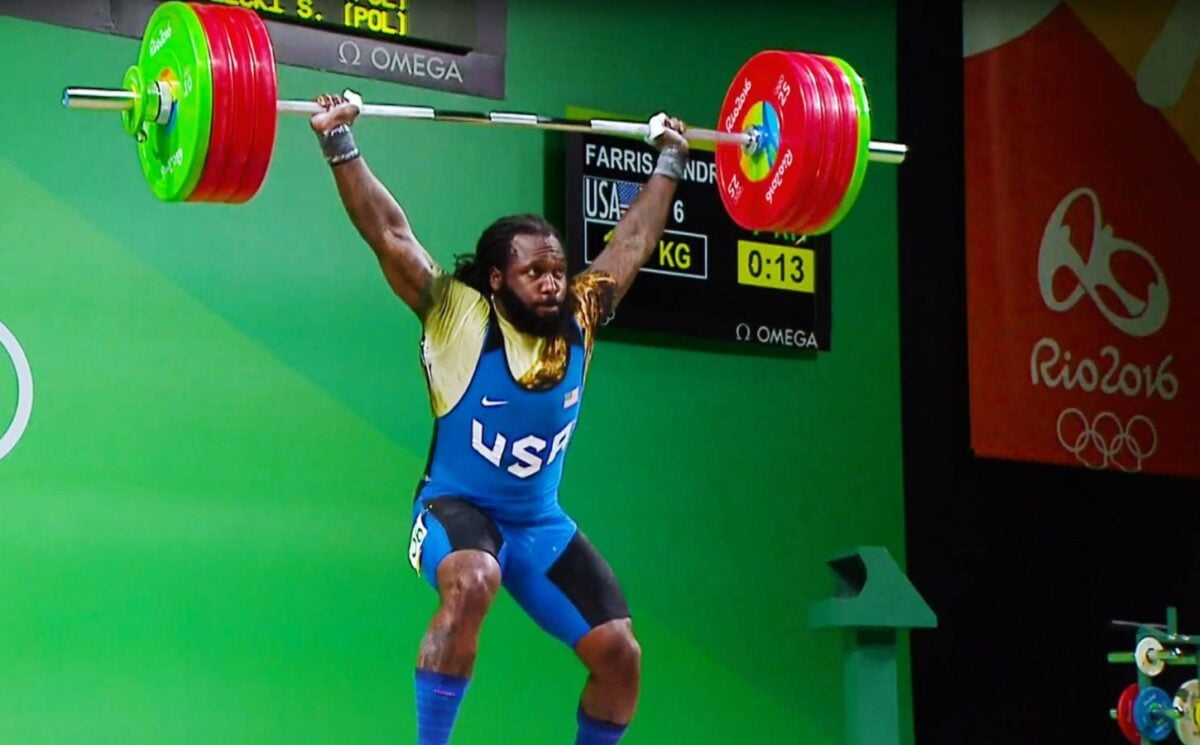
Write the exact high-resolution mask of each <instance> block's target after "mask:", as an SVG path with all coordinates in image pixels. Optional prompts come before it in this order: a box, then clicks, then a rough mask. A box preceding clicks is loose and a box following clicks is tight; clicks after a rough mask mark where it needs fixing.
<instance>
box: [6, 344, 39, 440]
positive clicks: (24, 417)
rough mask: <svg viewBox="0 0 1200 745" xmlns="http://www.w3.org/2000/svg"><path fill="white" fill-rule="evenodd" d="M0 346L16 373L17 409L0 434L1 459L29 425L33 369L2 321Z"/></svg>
mask: <svg viewBox="0 0 1200 745" xmlns="http://www.w3.org/2000/svg"><path fill="white" fill-rule="evenodd" d="M0 346H3V347H4V349H5V351H6V352H7V353H8V356H9V357H10V358H11V359H12V364H13V369H14V370H15V371H16V373H17V409H16V411H14V412H13V418H12V422H10V423H9V425H8V429H7V430H5V432H4V434H3V435H0V459H2V458H4V456H6V455H8V454H9V453H10V452H12V449H13V448H14V447H16V446H17V441H18V440H20V439H21V436H22V435H24V434H25V427H26V426H28V425H29V417H30V415H31V414H32V413H33V371H32V370H30V369H29V359H28V358H27V357H26V356H25V350H23V349H21V345H20V343H18V342H17V337H16V336H14V335H13V333H12V332H11V331H9V330H8V327H7V326H5V325H4V324H3V323H0Z"/></svg>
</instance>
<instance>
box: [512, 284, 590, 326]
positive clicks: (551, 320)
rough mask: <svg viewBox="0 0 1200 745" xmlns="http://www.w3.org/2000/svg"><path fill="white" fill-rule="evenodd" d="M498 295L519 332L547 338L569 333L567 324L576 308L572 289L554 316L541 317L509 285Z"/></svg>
mask: <svg viewBox="0 0 1200 745" xmlns="http://www.w3.org/2000/svg"><path fill="white" fill-rule="evenodd" d="M496 295H497V296H498V297H499V300H500V302H501V303H503V304H504V310H505V311H506V312H507V314H508V320H509V322H510V323H512V325H513V326H514V327H516V329H517V330H518V331H521V332H523V333H526V334H532V335H533V336H542V337H546V338H550V337H554V336H564V335H566V331H567V324H568V323H569V322H570V318H571V309H572V307H574V302H575V296H574V294H573V293H572V292H571V289H570V288H569V287H568V288H567V296H566V297H565V298H564V299H563V301H562V302H561V303H558V306H557V308H556V311H557V312H555V313H554V314H553V315H548V316H547V315H540V314H539V313H538V312H537V310H536V309H535V308H533V307H530V306H528V305H526V304H525V303H524V302H522V301H521V298H519V297H517V293H515V292H513V291H512V289H511V288H509V287H508V286H507V285H504V286H502V287H501V288H500V289H499V290H496Z"/></svg>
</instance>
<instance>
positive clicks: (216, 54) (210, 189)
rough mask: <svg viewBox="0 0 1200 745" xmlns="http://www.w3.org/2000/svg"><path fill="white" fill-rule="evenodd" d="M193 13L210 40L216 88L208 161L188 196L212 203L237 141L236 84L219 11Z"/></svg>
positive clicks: (205, 8) (199, 6)
mask: <svg viewBox="0 0 1200 745" xmlns="http://www.w3.org/2000/svg"><path fill="white" fill-rule="evenodd" d="M190 5H191V7H192V10H194V11H195V12H196V15H197V17H199V18H200V23H201V25H203V26H204V35H205V37H207V39H208V53H209V57H210V59H211V61H212V85H213V95H212V100H213V122H212V134H210V135H209V141H208V157H207V158H206V159H205V162H204V171H203V172H202V173H201V174H200V181H199V182H198V183H197V184H196V188H195V189H193V190H192V193H191V194H189V195H188V201H189V202H212V201H215V200H214V199H213V194H214V193H215V192H216V190H217V189H218V188H219V187H220V185H221V183H222V179H223V178H224V174H225V171H226V169H227V168H228V163H229V159H230V155H231V153H230V148H231V146H232V144H233V140H234V132H233V129H232V125H233V118H232V115H231V109H232V108H233V105H234V103H233V96H232V94H233V83H232V75H233V71H232V70H231V62H230V57H231V56H232V54H233V50H232V49H231V48H230V43H229V37H228V35H227V34H226V33H225V27H224V25H223V24H222V23H221V22H220V20H219V19H218V18H217V12H218V10H217V9H216V8H214V7H212V6H208V5H202V4H200V3H190Z"/></svg>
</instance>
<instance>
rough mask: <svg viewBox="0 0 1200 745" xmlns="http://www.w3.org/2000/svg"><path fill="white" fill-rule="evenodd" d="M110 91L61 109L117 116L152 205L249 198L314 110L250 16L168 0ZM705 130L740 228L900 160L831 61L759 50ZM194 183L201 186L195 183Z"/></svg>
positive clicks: (799, 229) (601, 122) (630, 126)
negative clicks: (285, 118)
mask: <svg viewBox="0 0 1200 745" xmlns="http://www.w3.org/2000/svg"><path fill="white" fill-rule="evenodd" d="M123 85H124V88H123V89H110V88H91V87H68V88H66V89H64V90H63V95H62V104H63V106H64V107H66V108H68V109H79V110H96V111H109V112H119V113H120V114H121V118H122V122H123V124H124V128H125V130H126V132H127V133H128V134H130V135H133V136H134V137H135V138H136V140H137V142H138V154H139V161H140V162H141V165H142V171H143V175H144V176H145V178H146V180H147V181H148V182H149V184H150V186H151V188H152V190H153V191H154V193H155V195H156V196H158V197H159V198H160V199H163V200H165V201H184V200H186V201H208V202H229V203H240V202H244V201H246V200H248V199H250V198H252V197H253V196H254V194H256V193H257V192H258V190H259V188H260V186H261V184H262V181H263V179H264V178H265V175H266V170H267V166H268V163H269V160H270V154H271V150H272V149H273V147H274V139H275V126H276V122H275V119H276V116H277V115H278V114H307V115H311V114H315V113H318V112H320V111H322V110H323V109H322V107H321V106H320V105H318V104H317V103H315V102H312V101H296V100H279V99H278V97H277V79H276V73H275V59H274V51H273V49H272V44H271V39H270V36H269V34H268V33H267V29H266V25H265V23H263V21H262V19H260V18H259V17H258V16H257V15H256V14H255V13H254V12H253V11H251V10H248V9H245V8H241V7H236V6H218V5H209V4H205V3H189V2H182V1H180V0H170V1H169V2H166V3H163V4H162V5H160V6H159V7H158V8H157V9H156V10H155V11H154V13H153V14H152V15H151V17H150V20H149V22H148V23H147V26H146V30H145V32H144V34H143V37H142V45H141V49H140V52H139V57H138V62H137V63H136V64H135V65H132V66H131V67H130V68H128V69H127V70H126V74H125V78H124V81H123ZM355 103H356V104H357V105H358V107H359V109H360V114H361V115H363V116H371V117H383V118H394V119H409V120H422V121H432V122H451V123H460V124H480V125H497V126H517V127H526V128H535V129H542V130H556V131H565V132H583V133H599V134H608V135H617V136H625V137H637V138H646V137H648V136H653V135H654V134H656V133H657V132H658V131H660V128H661V126H662V125H661V115H659V116H658V117H656V118H654V119H651V120H650V122H637V121H622V120H615V119H604V118H597V119H565V118H556V117H547V116H542V115H539V114H531V113H518V112H497V111H493V112H485V113H480V112H467V111H449V110H440V109H436V108H433V107H429V106H408V105H397V104H375V103H362V102H361V100H360V99H355ZM719 121H720V126H719V127H718V128H716V129H707V128H700V127H688V128H687V129H686V131H685V133H684V135H685V137H686V138H687V139H688V140H689V141H692V142H712V143H715V148H716V175H717V187H718V189H719V191H720V195H721V199H722V202H723V203H724V205H725V207H726V210H727V211H728V212H729V214H730V217H731V218H732V219H733V220H734V222H736V223H737V224H739V225H740V226H742V227H743V228H746V229H751V230H780V231H786V232H793V233H799V234H801V235H815V234H820V233H824V232H828V231H829V230H832V229H833V227H834V226H835V225H836V224H838V223H839V222H840V221H841V219H842V218H843V217H844V216H845V215H846V213H847V212H848V211H849V209H850V207H851V206H852V205H853V203H854V201H855V199H856V198H857V194H858V190H859V189H860V188H861V185H862V182H863V178H864V175H865V169H866V164H867V162H868V161H873V162H878V163H884V164H893V165H894V164H899V163H902V162H903V161H904V159H905V157H906V155H907V152H908V148H907V147H906V146H905V145H902V144H899V143H892V142H877V141H875V140H872V139H870V136H869V135H870V106H869V102H868V100H867V96H866V91H865V85H864V84H863V82H862V80H861V78H859V77H858V75H857V73H855V72H854V70H853V68H852V67H851V66H850V65H849V63H846V62H845V61H844V60H840V59H837V58H834V57H825V56H821V55H815V54H806V53H801V52H785V51H775V50H770V51H765V52H760V53H758V54H756V55H754V56H753V57H752V58H751V59H750V60H749V61H748V62H747V63H746V64H745V65H743V66H742V68H741V69H740V70H739V72H738V75H737V77H735V79H734V82H733V84H732V85H731V86H730V88H729V90H728V92H727V94H726V96H725V100H724V103H723V105H722V108H721V116H720V120H719ZM198 185H199V187H200V188H197V187H198Z"/></svg>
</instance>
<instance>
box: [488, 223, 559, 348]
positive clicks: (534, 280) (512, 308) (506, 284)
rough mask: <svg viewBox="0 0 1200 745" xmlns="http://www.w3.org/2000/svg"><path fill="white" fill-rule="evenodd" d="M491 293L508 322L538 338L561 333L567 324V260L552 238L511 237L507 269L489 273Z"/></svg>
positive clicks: (532, 236)
mask: <svg viewBox="0 0 1200 745" xmlns="http://www.w3.org/2000/svg"><path fill="white" fill-rule="evenodd" d="M491 284H492V291H493V292H495V293H496V296H497V297H498V298H499V299H500V302H501V304H502V305H503V307H504V311H505V313H506V315H507V316H508V320H509V321H511V322H512V324H513V325H514V326H516V327H517V328H518V329H520V330H521V331H524V332H525V333H528V334H536V335H538V336H553V335H554V334H557V333H560V332H561V331H562V329H563V326H564V323H565V320H566V316H567V313H566V308H567V258H566V255H565V254H564V253H563V249H562V246H561V245H560V244H559V242H558V239H556V238H555V237H554V236H547V235H529V234H521V235H517V236H514V237H513V240H512V252H511V253H510V254H509V259H508V266H507V267H506V268H505V269H504V271H501V270H499V269H493V270H492V276H491Z"/></svg>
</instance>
